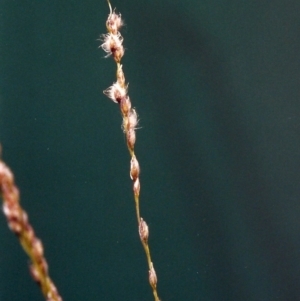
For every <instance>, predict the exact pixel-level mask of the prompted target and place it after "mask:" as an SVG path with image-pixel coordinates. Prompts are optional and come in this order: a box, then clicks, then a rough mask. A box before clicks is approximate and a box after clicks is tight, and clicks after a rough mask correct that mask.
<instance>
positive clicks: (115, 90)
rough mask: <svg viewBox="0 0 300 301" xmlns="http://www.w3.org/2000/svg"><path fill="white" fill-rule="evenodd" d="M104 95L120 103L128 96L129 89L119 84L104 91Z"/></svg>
mask: <svg viewBox="0 0 300 301" xmlns="http://www.w3.org/2000/svg"><path fill="white" fill-rule="evenodd" d="M103 93H104V94H105V95H106V96H107V97H108V98H110V99H111V100H112V101H113V102H115V103H120V101H121V99H122V98H124V97H125V96H126V94H127V87H122V86H121V85H120V84H119V83H118V82H116V83H114V84H113V85H112V86H110V87H109V88H107V89H106V90H104V91H103Z"/></svg>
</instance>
